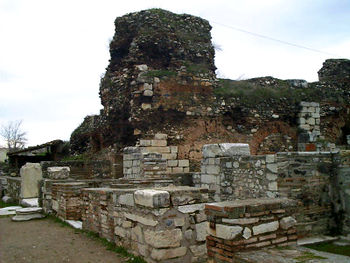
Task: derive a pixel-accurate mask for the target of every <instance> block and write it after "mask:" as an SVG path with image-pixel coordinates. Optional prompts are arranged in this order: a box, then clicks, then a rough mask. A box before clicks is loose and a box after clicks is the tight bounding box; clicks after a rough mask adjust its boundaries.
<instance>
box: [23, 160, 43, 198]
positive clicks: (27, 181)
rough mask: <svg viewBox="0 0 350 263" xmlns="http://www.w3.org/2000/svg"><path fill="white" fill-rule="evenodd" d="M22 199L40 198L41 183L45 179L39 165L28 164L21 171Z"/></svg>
mask: <svg viewBox="0 0 350 263" xmlns="http://www.w3.org/2000/svg"><path fill="white" fill-rule="evenodd" d="M20 174H21V179H22V180H21V198H36V197H39V181H40V180H41V179H42V178H43V175H42V171H41V166H40V164H39V163H26V164H25V165H24V166H22V168H21V170H20Z"/></svg>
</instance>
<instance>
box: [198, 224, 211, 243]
mask: <svg viewBox="0 0 350 263" xmlns="http://www.w3.org/2000/svg"><path fill="white" fill-rule="evenodd" d="M195 230H196V240H197V241H204V240H205V239H206V237H207V235H208V230H209V223H208V222H202V223H199V224H196V225H195Z"/></svg>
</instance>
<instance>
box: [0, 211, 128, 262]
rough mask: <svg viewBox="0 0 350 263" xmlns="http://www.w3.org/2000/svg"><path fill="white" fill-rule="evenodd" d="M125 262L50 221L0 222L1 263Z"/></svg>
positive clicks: (89, 240) (98, 245)
mask: <svg viewBox="0 0 350 263" xmlns="http://www.w3.org/2000/svg"><path fill="white" fill-rule="evenodd" d="M125 261H126V259H125V258H122V257H120V256H119V255H118V254H116V253H114V252H111V251H108V250H106V247H104V246H103V245H102V244H101V243H100V242H99V241H98V240H94V239H93V238H91V237H88V236H86V235H85V234H84V233H81V232H79V231H75V230H74V229H72V228H70V227H64V226H62V225H61V224H59V223H57V222H54V221H53V220H52V219H48V218H47V219H40V220H32V221H27V222H12V221H11V218H10V217H2V218H0V262H1V263H28V262H31V263H44V262H45V263H47V262H50V263H55V262H57V263H63V262H71V263H88V262H91V263H94V262H104V263H109V262H111V263H112V262H113V263H119V262H125Z"/></svg>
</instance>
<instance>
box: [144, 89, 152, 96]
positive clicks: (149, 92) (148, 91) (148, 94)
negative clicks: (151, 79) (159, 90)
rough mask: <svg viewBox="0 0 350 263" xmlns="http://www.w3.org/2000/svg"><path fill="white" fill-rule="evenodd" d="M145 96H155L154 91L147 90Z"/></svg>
mask: <svg viewBox="0 0 350 263" xmlns="http://www.w3.org/2000/svg"><path fill="white" fill-rule="evenodd" d="M143 96H146V97H152V96H153V91H152V90H145V91H144V92H143Z"/></svg>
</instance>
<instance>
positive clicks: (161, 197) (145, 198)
mask: <svg viewBox="0 0 350 263" xmlns="http://www.w3.org/2000/svg"><path fill="white" fill-rule="evenodd" d="M134 199H135V203H136V204H138V205H142V206H147V207H154V208H156V207H168V206H169V205H170V195H169V192H167V191H162V190H152V189H146V190H137V191H135V193H134Z"/></svg>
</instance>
